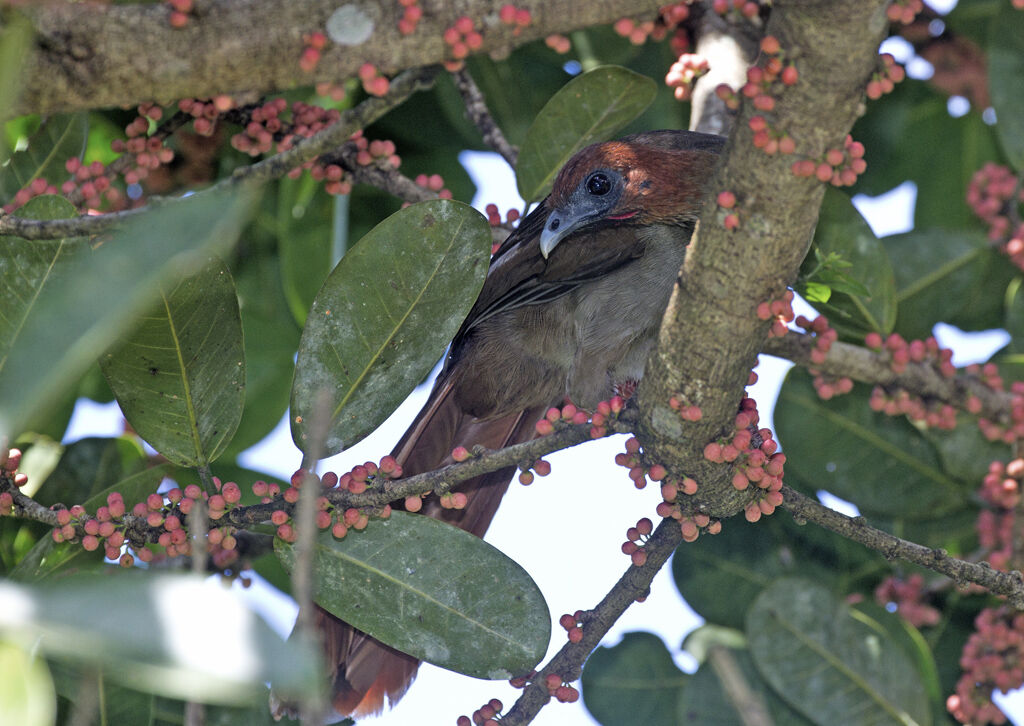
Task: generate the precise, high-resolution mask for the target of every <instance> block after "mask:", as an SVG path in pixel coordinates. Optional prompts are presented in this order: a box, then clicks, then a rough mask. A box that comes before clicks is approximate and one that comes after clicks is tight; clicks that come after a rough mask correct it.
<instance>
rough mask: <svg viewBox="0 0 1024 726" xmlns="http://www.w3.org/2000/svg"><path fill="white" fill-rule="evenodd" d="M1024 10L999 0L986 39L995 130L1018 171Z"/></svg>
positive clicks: (1023, 120) (1023, 153) (1023, 119)
mask: <svg viewBox="0 0 1024 726" xmlns="http://www.w3.org/2000/svg"><path fill="white" fill-rule="evenodd" d="M1021 79H1024V13H1022V12H1021V11H1020V10H1018V9H1016V8H1014V7H1013V6H1011V5H1010V4H1009V3H1002V4H1001V7H1000V9H999V12H998V13H997V14H996V16H995V17H994V18H993V19H992V25H991V29H990V32H989V43H988V88H989V91H990V92H991V93H992V108H994V109H995V110H996V118H997V119H998V123H997V124H996V125H995V126H996V133H997V134H998V135H999V140H1000V141H1001V142H1002V146H1003V151H1005V152H1006V156H1007V157H1008V158H1009V159H1010V163H1011V164H1013V166H1014V167H1015V168H1016V169H1017V171H1024V94H1021V91H1020V89H1021Z"/></svg>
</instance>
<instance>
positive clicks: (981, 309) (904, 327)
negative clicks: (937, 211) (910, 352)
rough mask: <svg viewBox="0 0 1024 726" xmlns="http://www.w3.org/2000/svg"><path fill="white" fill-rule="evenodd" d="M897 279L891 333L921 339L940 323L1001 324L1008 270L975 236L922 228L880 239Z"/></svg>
mask: <svg viewBox="0 0 1024 726" xmlns="http://www.w3.org/2000/svg"><path fill="white" fill-rule="evenodd" d="M882 243H883V244H884V245H885V248H886V250H887V251H888V253H889V259H890V260H891V262H892V268H893V274H894V276H895V278H896V300H897V302H898V305H899V315H898V316H897V319H896V332H898V333H900V334H901V335H902V336H904V337H905V338H908V339H913V338H926V337H927V336H929V335H931V332H932V328H933V327H934V326H935V323H937V322H939V321H942V322H947V323H949V324H950V325H956V326H958V327H960V328H961V329H963V330H986V329H989V328H996V327H999V326H1000V325H1002V323H1003V296H1002V292H1003V290H1005V289H1006V286H1007V285H1008V284H1009V282H1010V280H1012V279H1013V277H1014V270H1015V269H1016V268H1014V266H1013V265H1010V264H1007V260H1006V257H1005V256H1004V255H1001V254H1000V253H998V252H996V251H995V250H993V249H992V247H991V246H990V245H989V243H988V240H987V239H985V235H984V234H982V233H980V232H967V231H960V232H956V231H946V230H939V229H925V230H919V231H914V232H909V233H907V234H900V235H893V236H892V237H886V238H885V239H884V240H882Z"/></svg>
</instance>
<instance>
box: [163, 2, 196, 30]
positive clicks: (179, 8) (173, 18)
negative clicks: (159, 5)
mask: <svg viewBox="0 0 1024 726" xmlns="http://www.w3.org/2000/svg"><path fill="white" fill-rule="evenodd" d="M166 4H167V5H168V6H169V7H170V10H171V13H170V15H168V17H167V22H168V23H170V24H171V27H172V28H184V27H185V26H186V25H187V24H188V18H189V15H190V14H191V13H192V0H166Z"/></svg>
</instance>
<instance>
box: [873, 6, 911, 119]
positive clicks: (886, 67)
mask: <svg viewBox="0 0 1024 726" xmlns="http://www.w3.org/2000/svg"><path fill="white" fill-rule="evenodd" d="M894 7H895V5H890V6H889V9H890V10H891V9H892V8H894ZM879 57H880V59H881V61H882V67H881V68H880V69H879V70H877V71H875V72H874V73H873V74H872V76H871V80H870V81H868V85H867V86H866V87H865V88H864V93H865V94H867V97H868V98H870V99H871V100H872V101H877V100H878V99H879V98H881V97H882V96H884V95H885V94H887V93H892V90H893V88H895V87H896V84H897V83H899V82H900V81H902V80H903V79H904V78H906V77H907V72H906V71H905V70H903V66H901V65H900V64H899V63H897V62H896V59H895V58H893V57H892V54H890V53H882V55H881V56H879Z"/></svg>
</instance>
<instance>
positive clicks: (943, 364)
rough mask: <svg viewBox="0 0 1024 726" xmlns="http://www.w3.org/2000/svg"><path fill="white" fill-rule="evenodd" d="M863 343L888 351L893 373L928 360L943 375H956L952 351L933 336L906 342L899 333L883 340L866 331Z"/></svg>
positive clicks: (872, 347) (947, 376)
mask: <svg viewBox="0 0 1024 726" xmlns="http://www.w3.org/2000/svg"><path fill="white" fill-rule="evenodd" d="M864 344H865V345H866V346H867V347H868V348H870V349H871V350H874V351H879V352H881V351H882V350H883V349H884V350H886V351H888V352H889V367H890V368H892V371H893V373H903V372H904V371H905V370H906V369H907V365H908V364H909V363H911V362H913V363H924V362H926V361H928V362H931V364H932V365H933V366H935V368H936V370H938V371H939V373H940V374H942V376H943V377H945V378H952V377H953V376H955V375H956V367H955V366H954V365H953V351H952V350H950V349H949V348H940V347H939V343H938V341H937V340H935V338H934V337H931V336H929V337H928V338H926V339H925V340H911V341H910V342H909V343H908V342H907V341H906V340H904V339H903V336H901V335H900V334H899V333H892V334H890V335H889V336H888V337H887V338H886V339H885V340H884V342H883V340H882V336H881V335H879V334H878V333H868V334H867V335H866V336H865V337H864ZM1000 385H1001V383H1000Z"/></svg>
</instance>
